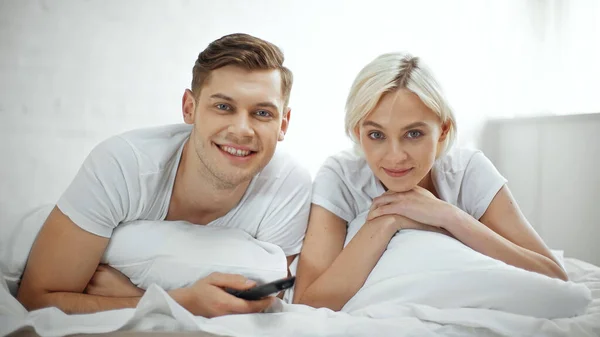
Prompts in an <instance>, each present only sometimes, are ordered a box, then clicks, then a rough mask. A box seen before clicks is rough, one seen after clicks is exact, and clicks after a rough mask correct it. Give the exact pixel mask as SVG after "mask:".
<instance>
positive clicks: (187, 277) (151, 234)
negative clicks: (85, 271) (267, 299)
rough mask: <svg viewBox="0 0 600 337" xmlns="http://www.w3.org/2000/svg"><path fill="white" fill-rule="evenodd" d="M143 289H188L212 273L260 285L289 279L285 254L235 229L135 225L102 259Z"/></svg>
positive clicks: (127, 226)
mask: <svg viewBox="0 0 600 337" xmlns="http://www.w3.org/2000/svg"><path fill="white" fill-rule="evenodd" d="M101 262H102V263H106V264H109V265H110V266H112V267H113V268H115V269H117V270H119V271H120V272H121V273H123V274H125V275H126V276H127V277H129V279H130V280H131V281H132V283H134V284H135V285H137V286H138V287H140V288H143V289H147V288H148V287H149V286H150V285H151V284H153V283H154V284H157V285H158V286H160V287H161V288H163V289H165V290H171V289H176V288H181V287H184V286H188V285H191V284H193V283H194V282H196V281H197V280H198V279H200V278H203V277H206V276H208V275H209V274H210V273H212V272H221V273H232V274H241V275H244V276H246V277H247V278H249V279H252V280H255V281H257V283H259V284H261V283H266V282H271V281H274V280H277V279H280V278H284V277H286V276H287V260H286V256H285V253H284V252H283V250H282V249H281V248H280V247H279V246H277V245H274V244H271V243H268V242H262V241H259V240H256V239H255V238H253V237H252V236H251V235H250V234H248V233H246V232H244V231H242V230H239V229H234V228H225V227H210V226H200V225H194V224H191V223H188V222H185V221H146V220H139V221H132V222H128V223H123V224H120V225H119V226H117V228H116V229H115V230H114V231H113V235H112V237H111V240H110V242H109V245H108V247H107V249H106V251H105V253H104V256H103V257H102V260H101Z"/></svg>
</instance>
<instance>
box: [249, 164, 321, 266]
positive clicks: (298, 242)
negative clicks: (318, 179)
mask: <svg viewBox="0 0 600 337" xmlns="http://www.w3.org/2000/svg"><path fill="white" fill-rule="evenodd" d="M311 185H312V179H311V176H310V174H309V173H308V172H307V171H306V170H304V169H303V168H300V167H294V168H292V169H291V170H290V172H289V174H288V175H287V176H286V177H285V178H284V181H283V182H282V184H281V185H280V187H279V189H278V190H277V192H276V194H275V196H274V198H273V199H272V200H273V203H272V204H271V205H270V207H269V209H270V212H269V213H268V214H267V215H266V217H265V219H264V220H263V221H261V224H260V226H259V228H258V232H257V234H256V238H257V239H258V240H261V241H265V242H270V243H272V244H275V245H278V246H279V247H281V249H282V250H283V251H284V252H285V255H286V256H291V255H295V254H298V253H300V250H301V248H302V243H303V241H304V236H305V234H306V227H307V226H308V215H309V213H310V195H311Z"/></svg>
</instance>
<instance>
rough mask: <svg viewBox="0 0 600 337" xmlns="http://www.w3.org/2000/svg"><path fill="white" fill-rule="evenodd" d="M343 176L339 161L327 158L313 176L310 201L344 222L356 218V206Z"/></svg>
mask: <svg viewBox="0 0 600 337" xmlns="http://www.w3.org/2000/svg"><path fill="white" fill-rule="evenodd" d="M343 176H344V174H343V171H342V166H341V165H340V163H339V162H338V161H337V160H335V159H334V158H331V157H330V158H328V159H327V160H326V161H325V162H324V163H323V166H321V168H320V169H319V171H318V172H317V175H316V176H315V181H314V182H313V191H312V203H313V204H315V205H319V206H321V207H323V208H325V209H326V210H328V211H330V212H331V213H333V214H335V215H336V216H338V217H340V218H342V219H344V220H345V221H346V222H351V221H352V220H353V219H354V218H356V215H357V207H356V205H355V204H356V203H355V201H354V198H353V196H352V192H351V190H350V188H349V187H348V185H347V184H346V183H345V182H344V179H343V178H342V177H343Z"/></svg>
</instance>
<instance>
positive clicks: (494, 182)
mask: <svg viewBox="0 0 600 337" xmlns="http://www.w3.org/2000/svg"><path fill="white" fill-rule="evenodd" d="M506 181H507V180H506V178H504V177H503V176H502V175H501V174H500V172H498V170H497V169H496V167H495V166H494V164H492V162H491V161H490V160H489V159H488V158H487V157H486V156H485V155H484V154H483V152H481V151H477V152H475V153H474V154H473V156H472V157H471V160H470V161H469V163H468V164H467V167H466V168H465V173H464V177H463V182H462V184H461V195H462V199H463V200H462V203H463V205H464V207H465V208H466V209H465V211H466V212H467V213H469V214H471V216H473V217H474V218H475V219H480V218H481V217H482V216H483V214H484V213H485V211H486V210H487V208H488V207H489V205H490V203H491V202H492V200H493V199H494V197H495V196H496V194H497V193H498V191H500V189H501V188H502V186H504V184H506Z"/></svg>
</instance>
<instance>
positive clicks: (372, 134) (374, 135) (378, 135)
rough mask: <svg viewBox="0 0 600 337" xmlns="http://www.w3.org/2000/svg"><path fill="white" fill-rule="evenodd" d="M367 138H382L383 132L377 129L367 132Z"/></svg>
mask: <svg viewBox="0 0 600 337" xmlns="http://www.w3.org/2000/svg"><path fill="white" fill-rule="evenodd" d="M369 138H371V139H382V138H383V133H381V132H379V131H373V132H370V133H369Z"/></svg>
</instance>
